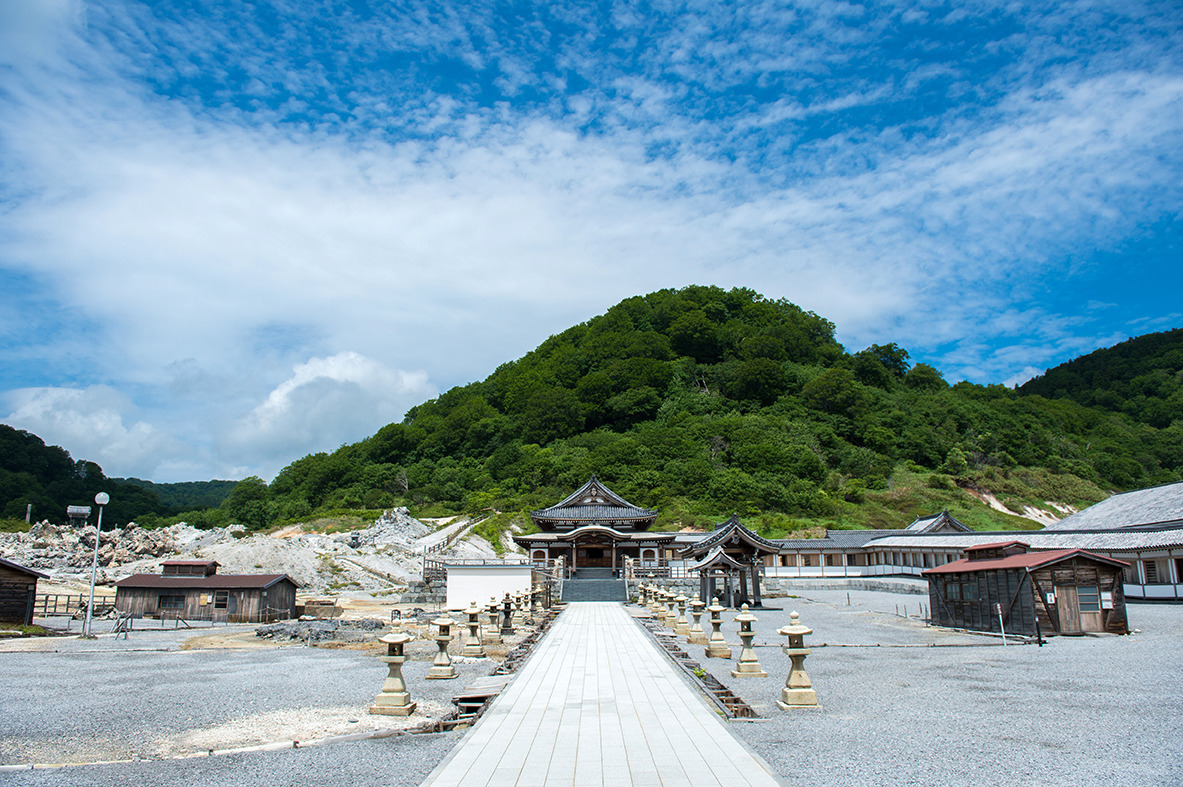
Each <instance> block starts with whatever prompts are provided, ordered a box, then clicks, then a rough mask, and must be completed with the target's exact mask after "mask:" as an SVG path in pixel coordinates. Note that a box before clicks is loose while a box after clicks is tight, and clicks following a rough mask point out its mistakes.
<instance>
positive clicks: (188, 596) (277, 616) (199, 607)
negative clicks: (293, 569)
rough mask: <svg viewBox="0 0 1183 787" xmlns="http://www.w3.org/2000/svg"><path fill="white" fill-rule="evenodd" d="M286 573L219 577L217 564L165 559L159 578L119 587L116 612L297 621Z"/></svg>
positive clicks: (135, 578) (138, 578)
mask: <svg viewBox="0 0 1183 787" xmlns="http://www.w3.org/2000/svg"><path fill="white" fill-rule="evenodd" d="M298 587H299V584H298V583H297V582H296V581H295V580H294V579H292V578H291V577H289V576H288V575H287V574H219V573H218V563H217V562H216V561H213V560H166V561H164V563H162V564H161V573H159V574H133V575H132V576H130V577H127V578H126V579H121V580H119V581H118V582H116V583H115V608H116V609H117V610H119V611H120V612H123V613H126V614H130V615H131V616H132V617H137V618H140V617H149V618H180V619H182V620H214V621H225V622H230V623H256V622H270V621H275V620H287V619H288V618H294V617H295V616H296V589H297V588H298Z"/></svg>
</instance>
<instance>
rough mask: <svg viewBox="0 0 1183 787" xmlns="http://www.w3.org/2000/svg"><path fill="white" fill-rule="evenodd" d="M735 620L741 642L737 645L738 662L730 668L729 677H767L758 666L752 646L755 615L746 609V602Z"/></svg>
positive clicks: (754, 634)
mask: <svg viewBox="0 0 1183 787" xmlns="http://www.w3.org/2000/svg"><path fill="white" fill-rule="evenodd" d="M735 622H736V623H738V624H739V639H740V642H741V643H742V644H741V645H740V647H739V663H738V664H736V665H735V669H733V670H731V677H733V678H767V677H768V673H767V672H765V671H764V668H763V667H761V666H760V660H759V659H758V658H756V651H755V650H754V649H753V648H752V639H753V638H754V637H755V636H756V632H754V631H752V624H753V623H755V622H756V616H755V615H753V614H752V613H751V612H749V611H748V605H747V604H744V605H743V606H742V607H741V608H740V611H739V614H738V615H736V616H735Z"/></svg>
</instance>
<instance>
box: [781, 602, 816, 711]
mask: <svg viewBox="0 0 1183 787" xmlns="http://www.w3.org/2000/svg"><path fill="white" fill-rule="evenodd" d="M776 633H777V634H783V635H784V636H786V637H788V638H789V644H788V645H787V646H785V647H783V648H781V650H783V651H784V652H785V655H786V656H788V657H789V658H790V659H792V662H793V663H792V666H791V667H790V668H789V676H788V677H787V678H785V687H784V688H783V689H781V691H780V700H779V701H778V702H777V703H776V704H777V705H779V706H780V708H781V710H789V709H790V708H802V707H810V706H813V705H817V692H816V691H814V690H813V684H812V683H811V682H810V680H809V676H808V675H806V674H805V657H806V656H808V655H809V654H810V653H811V652H812V651H811V650H810V649H809V648H807V647H805V635H806V634H812V633H813V629H811V628H808V627H806V626H803V625H801V620H800V616H798V615H797V613H796V612H790V613H789V625H787V626H785V627H784V628H782V629H779V630H778V631H777V632H776Z"/></svg>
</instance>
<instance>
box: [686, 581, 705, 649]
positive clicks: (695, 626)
mask: <svg viewBox="0 0 1183 787" xmlns="http://www.w3.org/2000/svg"><path fill="white" fill-rule="evenodd" d="M704 609H706V604H704V603H702V599H700V598H699V597H698V594H697V593H695V594H694V599H693V600H692V601H691V602H690V617H692V618H694V622H693V623H692V624H690V631H689V633H687V634H686V641H687V642H689V643H691V644H692V645H705V644H707V635H706V632H704V631H703V630H702V622H701V621H702V611H703V610H704Z"/></svg>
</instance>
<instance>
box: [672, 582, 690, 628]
mask: <svg viewBox="0 0 1183 787" xmlns="http://www.w3.org/2000/svg"><path fill="white" fill-rule="evenodd" d="M674 601H675V602H677V604H678V619H677V620H676V621H674V633H675V634H677V635H678V636H679V637H685V636H686V635H687V634H689V633H690V623H689V622H688V621H687V620H686V602H687V601H689V599H688V598H686V596H685V594H683V593H679V594H678V597H677V598H676V599H674Z"/></svg>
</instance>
